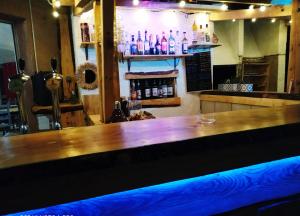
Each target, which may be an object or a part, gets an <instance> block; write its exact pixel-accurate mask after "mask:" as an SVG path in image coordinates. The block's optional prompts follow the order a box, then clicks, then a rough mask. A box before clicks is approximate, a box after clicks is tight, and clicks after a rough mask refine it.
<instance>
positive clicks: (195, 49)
mask: <svg viewBox="0 0 300 216" xmlns="http://www.w3.org/2000/svg"><path fill="white" fill-rule="evenodd" d="M218 46H221V44H215V43H203V44H192V45H190V46H189V47H188V49H189V53H191V54H195V53H199V52H201V51H202V50H207V49H212V48H215V47H218Z"/></svg>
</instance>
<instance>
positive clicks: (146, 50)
mask: <svg viewBox="0 0 300 216" xmlns="http://www.w3.org/2000/svg"><path fill="white" fill-rule="evenodd" d="M144 54H145V55H149V54H150V44H149V40H148V36H147V31H145V40H144Z"/></svg>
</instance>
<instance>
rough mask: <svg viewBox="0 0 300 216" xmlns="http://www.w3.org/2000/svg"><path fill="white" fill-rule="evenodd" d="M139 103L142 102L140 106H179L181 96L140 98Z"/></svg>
mask: <svg viewBox="0 0 300 216" xmlns="http://www.w3.org/2000/svg"><path fill="white" fill-rule="evenodd" d="M141 103H142V107H163V106H166V107H168V106H180V105H181V98H180V97H172V98H158V99H149V100H141Z"/></svg>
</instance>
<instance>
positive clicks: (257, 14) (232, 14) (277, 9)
mask: <svg viewBox="0 0 300 216" xmlns="http://www.w3.org/2000/svg"><path fill="white" fill-rule="evenodd" d="M291 14H292V8H291V6H272V7H267V9H266V11H265V12H261V11H260V10H259V9H254V10H248V9H246V10H233V11H227V12H214V13H211V14H210V20H211V21H222V20H232V19H236V20H238V19H252V18H257V19H259V18H274V17H289V16H291Z"/></svg>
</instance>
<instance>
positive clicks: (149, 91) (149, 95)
mask: <svg viewBox="0 0 300 216" xmlns="http://www.w3.org/2000/svg"><path fill="white" fill-rule="evenodd" d="M144 93H145V99H150V98H151V89H150V86H149V83H148V80H145V88H144Z"/></svg>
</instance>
